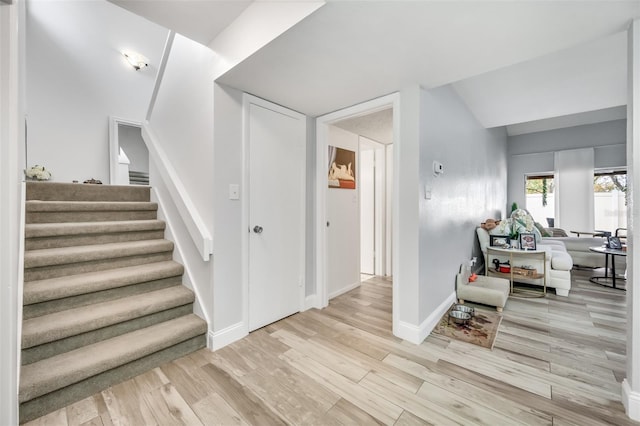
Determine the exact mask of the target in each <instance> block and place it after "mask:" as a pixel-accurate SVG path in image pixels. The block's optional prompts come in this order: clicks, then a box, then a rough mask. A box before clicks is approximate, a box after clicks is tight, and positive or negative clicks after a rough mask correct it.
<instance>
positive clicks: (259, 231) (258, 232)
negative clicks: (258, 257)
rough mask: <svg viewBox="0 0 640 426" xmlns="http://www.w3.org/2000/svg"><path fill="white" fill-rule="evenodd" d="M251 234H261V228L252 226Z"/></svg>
mask: <svg viewBox="0 0 640 426" xmlns="http://www.w3.org/2000/svg"><path fill="white" fill-rule="evenodd" d="M253 232H255V233H256V234H262V226H258V225H256V226H254V227H253Z"/></svg>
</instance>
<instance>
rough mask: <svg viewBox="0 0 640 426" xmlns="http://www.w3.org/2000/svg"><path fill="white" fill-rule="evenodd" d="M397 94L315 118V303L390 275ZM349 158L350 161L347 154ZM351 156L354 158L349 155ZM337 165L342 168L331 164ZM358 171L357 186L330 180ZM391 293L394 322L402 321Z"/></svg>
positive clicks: (321, 303) (396, 285) (355, 175)
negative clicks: (337, 154) (338, 157)
mask: <svg viewBox="0 0 640 426" xmlns="http://www.w3.org/2000/svg"><path fill="white" fill-rule="evenodd" d="M398 106H399V96H398V95H396V94H394V95H389V96H385V97H383V98H379V99H376V100H373V101H369V102H366V103H364V104H360V105H356V106H354V107H350V108H347V109H345V110H341V111H337V112H334V113H331V114H328V115H326V116H322V117H319V118H318V120H317V134H318V139H317V152H316V155H317V193H316V196H317V200H316V203H317V204H316V205H317V213H316V214H317V229H316V231H317V234H316V235H317V251H316V259H317V262H316V264H317V270H316V274H317V275H316V283H317V298H318V300H317V304H316V307H325V306H327V305H328V303H329V299H331V298H333V297H336V296H338V295H340V294H342V293H345V292H347V291H349V290H351V289H353V288H356V287H358V286H359V285H360V283H361V281H362V280H363V278H365V279H366V278H368V277H369V278H370V277H372V276H382V277H389V278H390V277H391V275H392V273H393V264H394V258H395V256H394V255H393V252H394V246H395V245H394V244H393V243H392V241H393V240H394V239H395V238H396V236H395V232H394V228H395V227H396V226H397V225H395V224H394V220H393V217H392V212H393V211H394V210H395V208H394V206H395V205H397V197H396V195H395V192H396V191H394V182H395V179H394V163H395V162H396V161H397V156H396V155H395V152H394V145H393V144H394V143H397V142H398V134H399V126H398V119H397V114H395V113H394V112H395V111H398ZM336 149H341V150H346V151H352V152H353V158H354V161H353V164H351V166H350V167H349V164H348V163H347V164H337V163H336V162H335V161H334V158H333V157H332V155H334V154H333V153H334V151H335V150H336ZM343 158H344V157H343ZM347 158H348V157H347ZM333 163H336V164H333ZM342 169H344V170H345V171H346V172H347V173H348V172H349V170H351V172H353V178H354V181H355V182H354V183H347V184H346V185H343V184H342V183H341V182H340V184H338V183H337V182H336V181H333V182H332V175H331V171H332V170H333V172H334V174H336V173H337V174H340V170H342ZM398 289H399V283H398V282H395V283H394V284H393V289H392V294H393V297H392V305H393V306H392V313H393V315H392V317H393V324H394V328H395V324H397V315H398V310H397V308H396V306H397V305H396V303H397V300H398V298H397V297H396V295H397V291H398Z"/></svg>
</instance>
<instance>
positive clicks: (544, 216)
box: [525, 174, 555, 227]
mask: <svg viewBox="0 0 640 426" xmlns="http://www.w3.org/2000/svg"><path fill="white" fill-rule="evenodd" d="M553 189H554V184H553V174H545V175H535V176H527V177H526V182H525V196H526V203H527V205H526V207H525V208H526V209H527V210H528V211H529V213H531V216H533V218H534V220H535V221H536V222H540V223H541V224H542V225H543V226H544V227H547V226H552V224H551V223H549V221H548V219H551V221H553V216H554V214H555V207H554V193H553V192H554V191H553Z"/></svg>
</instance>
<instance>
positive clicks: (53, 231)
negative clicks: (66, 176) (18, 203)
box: [25, 220, 165, 238]
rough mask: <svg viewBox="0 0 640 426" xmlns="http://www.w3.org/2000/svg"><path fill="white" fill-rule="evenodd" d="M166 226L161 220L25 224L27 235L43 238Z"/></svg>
mask: <svg viewBox="0 0 640 426" xmlns="http://www.w3.org/2000/svg"><path fill="white" fill-rule="evenodd" d="M164 228H165V223H164V222H163V221H161V220H122V221H110V222H63V223H29V224H26V225H25V237H26V238H42V237H54V236H60V235H82V234H105V233H109V232H138V231H149V230H158V229H164Z"/></svg>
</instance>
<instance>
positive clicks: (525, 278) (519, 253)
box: [485, 247, 547, 297]
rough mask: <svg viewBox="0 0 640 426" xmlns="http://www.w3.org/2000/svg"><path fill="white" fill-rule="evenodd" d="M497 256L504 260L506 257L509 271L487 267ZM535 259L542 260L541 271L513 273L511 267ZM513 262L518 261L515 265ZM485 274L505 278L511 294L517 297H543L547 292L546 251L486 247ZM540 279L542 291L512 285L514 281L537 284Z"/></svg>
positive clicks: (520, 265) (516, 266) (519, 265)
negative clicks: (522, 273) (525, 273)
mask: <svg viewBox="0 0 640 426" xmlns="http://www.w3.org/2000/svg"><path fill="white" fill-rule="evenodd" d="M492 258H498V259H500V260H502V261H504V260H505V259H506V258H508V260H509V264H510V265H511V270H510V272H499V271H496V270H495V269H492V268H490V267H489V265H491V264H492V262H491V259H492ZM531 261H536V262H538V263H539V262H542V265H544V266H543V267H542V268H543V269H542V273H539V272H538V271H536V272H535V273H534V274H532V275H521V274H515V273H514V271H513V269H514V267H515V268H518V267H522V266H523V265H526V263H527V262H531ZM515 263H518V265H516V264H515ZM485 274H486V275H487V276H496V277H501V278H506V279H508V280H509V282H510V284H511V295H512V296H518V297H545V296H546V294H547V252H546V251H544V250H518V249H504V248H499V247H487V262H486V264H485ZM540 280H542V291H538V290H535V289H528V288H527V289H525V288H518V287H514V285H513V283H514V281H518V282H522V283H525V284H529V283H531V284H538V283H540Z"/></svg>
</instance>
